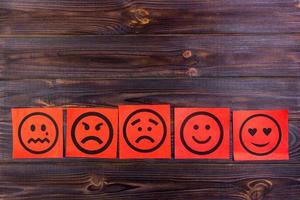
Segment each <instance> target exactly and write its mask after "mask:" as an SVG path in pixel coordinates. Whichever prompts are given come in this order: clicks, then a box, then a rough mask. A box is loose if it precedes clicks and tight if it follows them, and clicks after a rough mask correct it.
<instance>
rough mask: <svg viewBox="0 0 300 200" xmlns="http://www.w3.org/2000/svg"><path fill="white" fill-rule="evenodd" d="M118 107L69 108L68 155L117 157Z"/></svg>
mask: <svg viewBox="0 0 300 200" xmlns="http://www.w3.org/2000/svg"><path fill="white" fill-rule="evenodd" d="M117 127H118V109H109V108H69V109H68V110H67V141H66V156H67V157H94V158H116V157H117V130H118V129H117Z"/></svg>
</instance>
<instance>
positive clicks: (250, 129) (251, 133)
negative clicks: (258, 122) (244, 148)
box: [248, 128, 257, 136]
mask: <svg viewBox="0 0 300 200" xmlns="http://www.w3.org/2000/svg"><path fill="white" fill-rule="evenodd" d="M248 132H249V133H250V135H252V136H254V135H255V133H256V132H257V129H256V128H249V129H248Z"/></svg>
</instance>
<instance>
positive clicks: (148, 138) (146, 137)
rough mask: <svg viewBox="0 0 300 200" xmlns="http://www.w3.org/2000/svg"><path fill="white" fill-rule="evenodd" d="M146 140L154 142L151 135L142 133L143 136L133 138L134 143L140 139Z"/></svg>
mask: <svg viewBox="0 0 300 200" xmlns="http://www.w3.org/2000/svg"><path fill="white" fill-rule="evenodd" d="M144 139H145V140H148V141H150V142H152V143H154V139H153V138H152V137H150V136H147V135H143V136H140V137H138V138H137V139H136V140H135V142H136V143H139V142H140V141H141V140H144Z"/></svg>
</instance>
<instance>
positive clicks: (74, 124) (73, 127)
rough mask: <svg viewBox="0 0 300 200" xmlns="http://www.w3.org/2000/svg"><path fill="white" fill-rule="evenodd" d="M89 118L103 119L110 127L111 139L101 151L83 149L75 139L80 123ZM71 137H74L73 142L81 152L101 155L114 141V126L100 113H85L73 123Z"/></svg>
mask: <svg viewBox="0 0 300 200" xmlns="http://www.w3.org/2000/svg"><path fill="white" fill-rule="evenodd" d="M87 116H96V117H99V118H101V119H102V120H104V121H105V123H106V124H107V126H108V129H109V138H108V140H107V142H106V144H105V145H104V146H103V147H101V148H100V149H96V150H88V149H85V148H83V147H82V146H81V145H80V144H79V143H78V142H77V139H76V137H75V129H76V127H77V125H78V123H79V122H80V120H82V119H83V118H85V117H87ZM71 137H72V141H73V143H74V145H75V146H76V147H77V149H79V150H80V151H81V152H83V153H86V154H98V153H101V152H103V151H105V150H106V149H107V148H108V147H109V145H110V144H111V142H112V140H113V127H112V124H111V122H110V121H109V119H108V118H107V117H105V116H104V115H103V114H101V113H98V112H86V113H83V114H81V115H80V116H79V117H77V118H76V120H75V121H74V122H73V124H72V128H71Z"/></svg>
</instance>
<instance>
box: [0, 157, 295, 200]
mask: <svg viewBox="0 0 300 200" xmlns="http://www.w3.org/2000/svg"><path fill="white" fill-rule="evenodd" d="M299 167H300V165H299V164H293V165H287V164H268V165H265V164H234V165H232V164H224V165H219V164H199V163H197V162H196V161H195V162H194V163H181V162H180V161H175V160H173V161H130V162H129V161H101V160H98V161H96V160H90V161H89V162H88V161H86V162H84V163H83V162H81V161H80V160H77V161H74V162H73V163H65V162H63V161H61V162H50V163H47V162H44V163H40V162H28V163H26V162H25V163H22V164H21V163H11V164H8V163H7V164H1V165H0V176H1V179H0V197H1V198H3V199H86V198H88V199H185V198H191V199H202V198H204V199H207V198H209V199H215V200H219V199H235V200H250V199H251V200H261V199H276V200H277V199H278V200H280V199H285V198H288V199H290V200H296V199H298V197H299V195H300V183H299V178H300V171H299Z"/></svg>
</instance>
